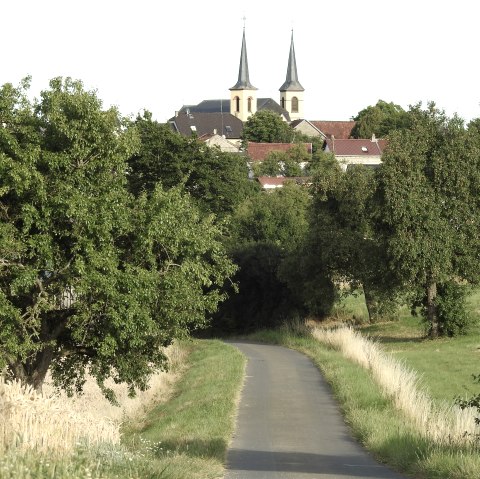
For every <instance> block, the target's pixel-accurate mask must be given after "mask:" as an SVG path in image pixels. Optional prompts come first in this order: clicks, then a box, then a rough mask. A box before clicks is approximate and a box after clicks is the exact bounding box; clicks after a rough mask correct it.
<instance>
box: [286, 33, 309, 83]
mask: <svg viewBox="0 0 480 479" xmlns="http://www.w3.org/2000/svg"><path fill="white" fill-rule="evenodd" d="M304 90H305V89H304V88H303V86H302V85H300V82H299V81H298V74H297V62H296V60H295V47H294V45H293V31H292V40H291V43H290V53H289V55H288V66H287V78H286V80H285V83H284V84H283V85H282V86H281V87H280V91H304Z"/></svg>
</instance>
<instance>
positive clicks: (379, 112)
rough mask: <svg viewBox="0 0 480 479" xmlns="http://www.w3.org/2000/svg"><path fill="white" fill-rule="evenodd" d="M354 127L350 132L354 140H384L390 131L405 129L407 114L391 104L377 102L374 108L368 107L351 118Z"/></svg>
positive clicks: (381, 101) (399, 107)
mask: <svg viewBox="0 0 480 479" xmlns="http://www.w3.org/2000/svg"><path fill="white" fill-rule="evenodd" d="M353 119H354V120H355V121H356V125H355V126H354V128H353V130H352V136H353V137H354V138H371V137H372V135H373V134H374V135H375V136H376V137H377V138H384V137H386V136H388V135H389V134H390V132H391V131H394V130H398V129H402V128H407V127H408V121H409V117H408V115H407V112H406V111H405V110H404V109H403V108H402V107H401V106H400V105H396V104H395V103H393V102H390V103H387V102H385V101H383V100H378V102H377V104H376V105H375V106H368V107H367V108H364V109H363V110H361V111H360V112H359V113H358V114H357V116H355V117H354V118H353Z"/></svg>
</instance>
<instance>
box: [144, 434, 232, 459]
mask: <svg viewBox="0 0 480 479" xmlns="http://www.w3.org/2000/svg"><path fill="white" fill-rule="evenodd" d="M227 446H228V444H227V442H226V441H225V440H224V439H221V438H214V439H177V440H172V439H166V440H165V441H162V442H160V443H159V444H158V445H156V447H155V449H154V451H153V452H154V454H155V455H156V456H158V457H164V456H165V455H168V454H171V453H175V454H185V455H187V456H190V457H201V458H204V459H205V458H211V459H216V460H218V461H219V462H223V461H224V459H225V450H226V449H227Z"/></svg>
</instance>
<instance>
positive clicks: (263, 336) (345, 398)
mask: <svg viewBox="0 0 480 479" xmlns="http://www.w3.org/2000/svg"><path fill="white" fill-rule="evenodd" d="M252 339H256V340H261V341H265V342H270V343H274V344H281V345H283V346H286V347H289V348H292V349H296V350H298V351H300V352H303V353H304V354H306V355H307V356H309V357H310V358H311V359H312V360H313V362H314V363H315V364H316V365H317V366H318V368H319V369H320V370H321V371H322V373H323V375H324V377H325V378H326V380H327V381H328V382H329V383H330V385H331V386H332V390H333V393H334V395H335V396H336V398H337V399H338V402H339V406H340V408H341V410H342V412H343V414H344V417H345V420H346V422H347V423H348V424H349V425H350V427H351V430H352V434H353V435H354V436H355V437H356V438H357V439H358V440H359V441H360V442H361V443H362V444H363V445H364V446H365V447H366V448H367V449H368V450H370V451H371V452H372V453H373V454H374V455H375V456H376V457H377V459H378V460H379V461H381V462H384V463H387V464H389V465H390V466H392V467H393V468H395V469H397V470H398V471H402V472H405V473H408V474H412V475H413V476H414V477H422V478H424V479H440V478H441V479H478V478H479V477H480V454H479V450H478V448H474V447H458V446H449V445H443V446H438V445H437V444H434V443H433V442H432V441H429V440H428V439H426V438H425V436H423V435H422V434H420V433H419V432H418V431H416V430H415V429H414V427H413V426H412V425H411V423H409V422H408V421H406V420H405V417H404V415H403V414H402V413H401V412H400V411H398V410H397V409H396V408H395V407H394V405H393V403H392V402H391V401H390V400H389V399H387V398H385V396H384V395H383V394H382V392H381V390H380V388H379V387H378V385H377V384H376V383H375V381H374V380H373V378H372V376H371V374H370V373H369V371H367V370H366V369H364V368H362V367H360V366H359V365H357V364H355V363H353V362H352V361H349V360H347V359H346V358H344V357H343V356H342V354H341V353H339V352H338V351H336V350H334V349H331V348H328V347H327V346H325V345H323V344H321V343H319V342H318V341H317V340H315V339H314V338H313V337H311V335H310V334H309V333H308V332H307V331H304V332H303V333H302V332H301V331H300V333H299V332H298V328H294V329H291V328H288V327H285V328H281V329H280V330H278V331H263V332H259V333H256V334H255V335H254V336H253V338H252ZM319 414H321V411H319Z"/></svg>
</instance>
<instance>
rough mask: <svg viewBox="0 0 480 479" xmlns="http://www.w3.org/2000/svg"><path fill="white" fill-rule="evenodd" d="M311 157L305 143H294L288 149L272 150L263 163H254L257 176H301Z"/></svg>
mask: <svg viewBox="0 0 480 479" xmlns="http://www.w3.org/2000/svg"><path fill="white" fill-rule="evenodd" d="M310 159H311V157H310V154H309V153H308V151H307V150H306V148H305V145H303V144H294V145H292V146H291V148H289V149H288V150H287V151H271V152H270V153H268V155H267V156H266V158H265V160H264V161H263V162H261V163H258V164H255V165H254V173H255V175H256V176H262V175H266V176H277V175H282V176H287V177H293V176H301V175H302V174H303V167H304V165H305V164H308V162H309V161H310Z"/></svg>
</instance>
